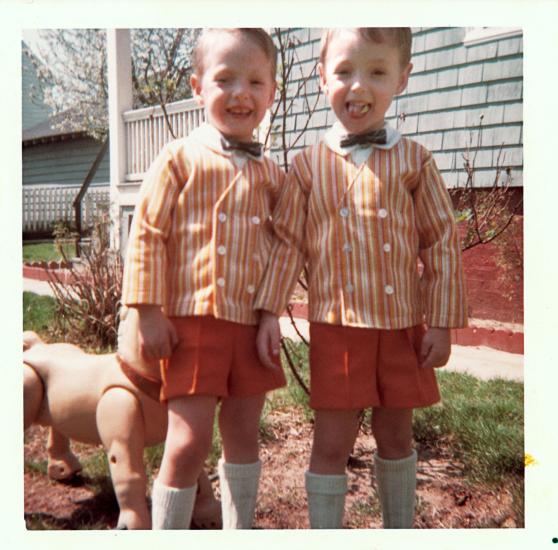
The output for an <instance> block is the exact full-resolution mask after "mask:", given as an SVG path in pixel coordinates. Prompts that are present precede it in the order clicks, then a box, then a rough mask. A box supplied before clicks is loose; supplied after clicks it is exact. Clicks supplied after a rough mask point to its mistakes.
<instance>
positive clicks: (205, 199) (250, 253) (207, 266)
mask: <svg viewBox="0 0 558 550" xmlns="http://www.w3.org/2000/svg"><path fill="white" fill-rule="evenodd" d="M235 160H236V163H235V162H234V161H235ZM238 164H242V160H239V159H238V158H237V157H234V156H232V155H231V153H230V152H225V151H223V150H222V147H221V145H220V134H219V132H218V131H217V130H216V129H214V128H212V127H211V126H209V125H207V124H204V125H202V126H200V127H199V128H197V129H196V130H194V131H193V132H192V133H191V134H190V135H189V136H188V137H186V138H183V139H178V140H176V141H173V142H171V143H169V144H167V145H166V146H165V147H164V148H163V150H162V151H161V153H160V154H159V155H158V157H157V158H156V160H155V161H154V162H153V164H152V166H151V167H150V169H149V171H148V173H147V174H146V177H145V180H144V182H143V184H142V188H141V192H140V197H139V201H138V204H137V206H136V209H135V212H134V218H133V222H132V227H131V231H130V238H129V242H128V249H127V254H126V261H125V268H124V281H123V293H122V294H123V296H122V302H123V304H125V305H133V304H159V305H162V306H163V307H164V310H165V313H166V314H167V315H169V316H186V315H214V316H215V317H217V318H221V319H226V320H229V321H235V322H238V323H245V324H256V323H257V321H258V315H257V314H256V312H255V310H254V298H255V296H256V291H257V289H258V287H259V285H260V280H261V278H262V276H263V273H264V269H265V266H266V263H267V260H268V257H269V254H270V251H271V245H272V228H271V223H270V214H271V211H272V208H273V206H274V204H275V201H276V198H277V196H278V193H279V190H280V188H281V186H282V184H283V182H284V173H283V171H282V170H281V168H279V167H278V166H277V165H276V164H275V163H274V162H273V161H272V160H270V159H268V158H266V157H264V156H261V157H260V158H257V159H256V158H253V157H247V158H245V159H244V165H243V166H242V167H240V166H237V165H238Z"/></svg>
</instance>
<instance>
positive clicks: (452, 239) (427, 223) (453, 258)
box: [414, 150, 467, 328]
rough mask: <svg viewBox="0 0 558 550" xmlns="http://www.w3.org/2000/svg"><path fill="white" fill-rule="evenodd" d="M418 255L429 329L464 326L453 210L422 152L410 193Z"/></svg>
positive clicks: (463, 297) (432, 164)
mask: <svg viewBox="0 0 558 550" xmlns="http://www.w3.org/2000/svg"><path fill="white" fill-rule="evenodd" d="M414 198H415V208H416V219H417V226H418V232H419V249H420V250H419V256H420V259H421V261H422V262H423V264H424V272H423V275H422V303H423V306H424V311H425V316H426V323H427V324H428V325H429V326H431V327H445V328H450V327H465V326H467V301H466V288H465V277H464V274H463V266H462V260H461V243H460V239H459V232H458V229H457V225H456V222H455V217H454V212H453V207H452V203H451V199H450V196H449V193H448V191H447V189H446V186H445V184H444V181H443V179H442V176H441V174H440V172H439V170H438V168H437V166H436V163H435V161H434V159H433V157H432V154H431V153H430V152H429V151H426V150H424V158H423V163H422V166H421V170H420V176H419V182H418V185H417V188H416V190H415V193H414Z"/></svg>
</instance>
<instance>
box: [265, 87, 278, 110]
mask: <svg viewBox="0 0 558 550" xmlns="http://www.w3.org/2000/svg"><path fill="white" fill-rule="evenodd" d="M276 91H277V82H275V80H274V81H273V86H272V88H271V92H269V100H268V102H267V108H268V109H271V107H272V106H273V103H274V102H275V92H276Z"/></svg>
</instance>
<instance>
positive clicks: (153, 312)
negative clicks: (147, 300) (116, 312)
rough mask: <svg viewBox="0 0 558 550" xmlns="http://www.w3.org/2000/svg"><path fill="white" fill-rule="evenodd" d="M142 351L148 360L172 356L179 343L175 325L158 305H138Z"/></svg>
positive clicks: (139, 336)
mask: <svg viewBox="0 0 558 550" xmlns="http://www.w3.org/2000/svg"><path fill="white" fill-rule="evenodd" d="M130 307H135V308H136V309H137V312H138V318H139V322H138V325H139V335H138V338H139V346H140V353H141V355H142V357H143V358H144V359H145V360H146V361H155V360H157V359H162V358H165V357H170V356H171V355H172V352H173V350H174V348H175V347H176V346H177V344H178V336H177V334H176V330H175V328H174V325H173V324H172V323H171V322H170V321H169V320H168V319H167V317H166V315H165V314H164V313H163V311H162V310H161V307H160V306H158V305H136V306H130Z"/></svg>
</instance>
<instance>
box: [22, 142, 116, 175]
mask: <svg viewBox="0 0 558 550" xmlns="http://www.w3.org/2000/svg"><path fill="white" fill-rule="evenodd" d="M99 149H100V144H99V143H98V142H96V141H94V140H93V139H91V138H86V137H84V138H78V139H68V140H64V141H53V142H47V143H39V144H34V145H31V146H27V147H24V148H23V162H22V169H23V170H22V171H23V185H32V184H45V183H49V184H57V185H75V184H81V183H83V180H84V179H85V176H86V175H87V173H88V172H89V169H90V168H91V165H92V164H93V161H94V160H95V158H96V156H97V153H98V151H99ZM109 171H110V164H109V154H108V151H107V153H106V154H105V157H104V158H103V160H102V161H101V164H100V165H99V168H98V170H97V173H96V174H95V176H94V178H93V180H92V182H91V183H92V184H93V185H94V184H107V185H108V182H109V179H110V176H109Z"/></svg>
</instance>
